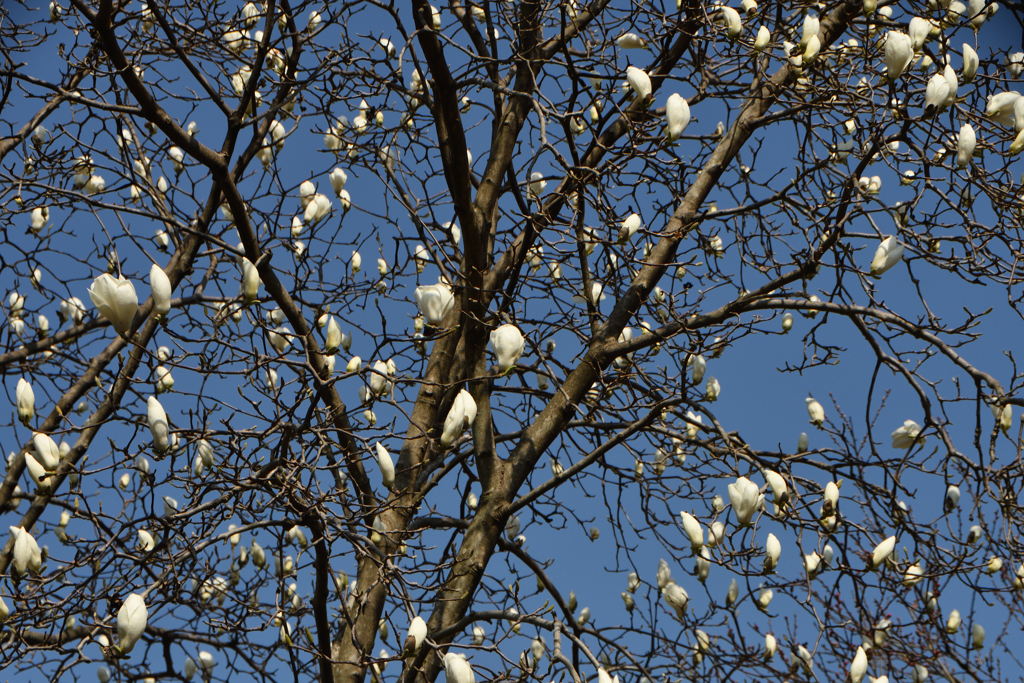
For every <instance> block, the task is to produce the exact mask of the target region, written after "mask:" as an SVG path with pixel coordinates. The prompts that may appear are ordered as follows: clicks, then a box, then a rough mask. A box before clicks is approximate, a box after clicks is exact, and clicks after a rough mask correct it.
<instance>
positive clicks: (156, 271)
mask: <svg viewBox="0 0 1024 683" xmlns="http://www.w3.org/2000/svg"><path fill="white" fill-rule="evenodd" d="M149 288H150V291H151V292H152V294H153V312H154V313H156V314H157V315H167V314H168V313H169V312H170V311H171V281H170V279H169V278H168V277H167V273H165V272H164V269H163V268H161V267H160V266H158V265H157V264H155V263H154V264H153V267H152V268H150V269H149Z"/></svg>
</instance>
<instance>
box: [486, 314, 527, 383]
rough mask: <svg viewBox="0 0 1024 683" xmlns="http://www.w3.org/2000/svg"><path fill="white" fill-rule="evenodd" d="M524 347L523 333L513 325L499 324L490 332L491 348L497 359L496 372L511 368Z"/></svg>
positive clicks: (505, 371)
mask: <svg viewBox="0 0 1024 683" xmlns="http://www.w3.org/2000/svg"><path fill="white" fill-rule="evenodd" d="M525 348H526V340H525V339H524V338H523V333H522V332H520V331H519V328H518V327H516V326H515V325H509V324H506V325H501V326H499V327H498V328H497V329H495V330H493V331H492V332H491V350H493V351H494V355H495V356H496V357H497V360H498V372H501V373H503V374H504V373H507V372H509V371H510V370H512V368H514V367H515V365H516V362H517V361H518V360H519V357H520V356H522V355H523V350H524V349H525Z"/></svg>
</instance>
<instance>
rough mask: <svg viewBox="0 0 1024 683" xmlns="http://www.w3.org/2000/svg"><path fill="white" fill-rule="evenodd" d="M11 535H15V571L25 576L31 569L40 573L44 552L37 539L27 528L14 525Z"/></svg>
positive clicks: (13, 558)
mask: <svg viewBox="0 0 1024 683" xmlns="http://www.w3.org/2000/svg"><path fill="white" fill-rule="evenodd" d="M9 528H10V530H11V536H13V537H14V550H13V552H12V555H11V558H12V561H13V564H14V571H15V572H17V573H18V574H20V575H21V576H24V575H25V574H27V573H28V572H29V570H31V571H33V572H36V573H38V572H39V570H40V569H42V566H43V554H42V551H41V550H40V549H39V544H38V543H36V539H35V538H34V537H33V536H32V534H30V533H29V532H28V531H26V530H25V529H22V528H21V527H17V526H12V527H9Z"/></svg>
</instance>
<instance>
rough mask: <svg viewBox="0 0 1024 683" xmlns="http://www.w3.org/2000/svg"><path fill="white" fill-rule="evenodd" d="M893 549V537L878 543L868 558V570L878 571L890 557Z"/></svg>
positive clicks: (894, 546)
mask: <svg viewBox="0 0 1024 683" xmlns="http://www.w3.org/2000/svg"><path fill="white" fill-rule="evenodd" d="M895 549H896V537H895V536H890V537H889V538H887V539H885V540H884V541H882V542H881V543H879V544H878V545H877V546H875V549H874V551H873V552H872V553H871V557H870V558H868V569H870V570H871V571H875V570H876V569H878V568H879V567H880V566H882V564H884V563H885V561H886V560H887V559H889V556H890V555H892V551H893V550H895Z"/></svg>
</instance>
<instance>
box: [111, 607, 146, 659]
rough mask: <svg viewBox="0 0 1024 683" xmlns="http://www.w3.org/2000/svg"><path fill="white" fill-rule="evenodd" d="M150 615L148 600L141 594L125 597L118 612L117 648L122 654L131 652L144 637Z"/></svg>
mask: <svg viewBox="0 0 1024 683" xmlns="http://www.w3.org/2000/svg"><path fill="white" fill-rule="evenodd" d="M148 616H149V613H148V611H147V610H146V602H145V600H143V599H142V596H141V595H138V594H137V593H132V594H131V595H129V596H128V597H127V598H125V601H124V603H123V604H122V605H121V609H119V610H118V612H117V648H118V650H120V651H121V653H122V654H128V653H129V652H131V651H132V648H134V647H135V643H137V642H138V640H139V638H141V637H142V634H143V633H144V632H145V630H146V620H147V618H148Z"/></svg>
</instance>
